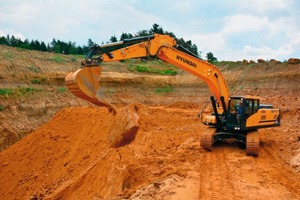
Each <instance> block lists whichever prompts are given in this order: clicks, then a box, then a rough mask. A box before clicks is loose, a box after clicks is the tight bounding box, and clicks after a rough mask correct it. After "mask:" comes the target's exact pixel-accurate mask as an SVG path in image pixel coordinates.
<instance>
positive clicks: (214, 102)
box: [210, 96, 221, 125]
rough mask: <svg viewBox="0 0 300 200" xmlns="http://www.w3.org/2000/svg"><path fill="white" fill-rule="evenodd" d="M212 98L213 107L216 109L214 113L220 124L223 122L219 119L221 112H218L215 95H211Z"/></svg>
mask: <svg viewBox="0 0 300 200" xmlns="http://www.w3.org/2000/svg"><path fill="white" fill-rule="evenodd" d="M210 100H211V104H212V107H213V109H214V113H215V116H216V121H217V125H220V124H221V122H220V119H219V113H218V110H217V105H216V100H215V98H214V97H213V96H211V97H210Z"/></svg>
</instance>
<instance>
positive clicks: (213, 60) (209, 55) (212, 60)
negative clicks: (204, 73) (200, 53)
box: [206, 52, 218, 64]
mask: <svg viewBox="0 0 300 200" xmlns="http://www.w3.org/2000/svg"><path fill="white" fill-rule="evenodd" d="M206 58H207V61H208V62H209V63H212V64H214V63H216V62H218V59H217V58H216V57H214V54H213V53H212V52H208V53H207V54H206Z"/></svg>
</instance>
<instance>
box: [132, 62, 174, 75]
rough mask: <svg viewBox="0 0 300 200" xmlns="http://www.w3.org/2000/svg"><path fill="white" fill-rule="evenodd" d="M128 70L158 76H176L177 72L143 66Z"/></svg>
mask: <svg viewBox="0 0 300 200" xmlns="http://www.w3.org/2000/svg"><path fill="white" fill-rule="evenodd" d="M128 70H130V71H137V72H141V73H154V74H160V75H172V76H174V75H176V74H177V71H175V70H173V69H156V68H152V67H148V66H144V65H136V66H132V65H131V66H129V67H128Z"/></svg>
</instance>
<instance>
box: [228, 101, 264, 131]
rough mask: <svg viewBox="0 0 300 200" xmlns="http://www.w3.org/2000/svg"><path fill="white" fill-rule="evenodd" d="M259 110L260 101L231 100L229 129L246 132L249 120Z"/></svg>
mask: <svg viewBox="0 0 300 200" xmlns="http://www.w3.org/2000/svg"><path fill="white" fill-rule="evenodd" d="M258 108H259V100H258V99H244V98H242V97H234V98H231V99H230V100H229V108H228V114H227V121H226V122H227V125H226V127H227V129H229V130H246V121H247V119H248V118H249V117H250V116H251V115H253V114H254V113H256V112H257V110H258Z"/></svg>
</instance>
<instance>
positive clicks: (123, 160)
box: [0, 103, 300, 199]
mask: <svg viewBox="0 0 300 200" xmlns="http://www.w3.org/2000/svg"><path fill="white" fill-rule="evenodd" d="M136 106H137V107H138V114H139V116H140V121H139V123H140V128H139V130H138V134H137V135H136V138H135V140H134V141H133V142H131V143H130V144H129V145H126V146H124V147H119V148H112V147H110V146H109V144H108V142H107V137H108V133H109V130H110V128H111V126H112V124H113V118H114V116H113V115H112V114H110V113H109V112H108V111H107V110H106V109H102V108H95V107H71V108H66V109H63V110H61V111H60V112H59V113H57V114H56V115H55V117H53V119H52V120H50V121H49V122H48V123H47V124H45V125H44V126H42V127H41V128H39V129H38V130H37V131H35V132H33V133H32V134H30V135H29V136H27V137H26V138H24V139H23V140H21V141H20V142H18V143H17V144H15V145H13V146H12V147H10V148H8V149H7V150H5V151H4V152H2V153H1V154H0V160H1V163H0V169H1V174H0V180H1V183H0V184H1V189H0V196H1V197H2V199H35V198H40V199H183V198H184V199H300V188H299V180H300V174H299V173H298V172H297V171H296V170H295V168H293V167H292V166H291V165H290V164H289V163H288V162H287V160H285V158H283V156H282V155H280V152H281V151H282V148H283V147H285V145H286V143H287V141H285V140H283V141H282V139H284V136H279V135H281V131H282V128H271V129H265V130H261V131H260V137H261V141H262V144H261V150H260V155H259V157H250V156H246V153H245V150H244V149H242V148H240V147H239V146H238V145H236V144H230V143H220V144H217V145H216V146H215V148H214V149H213V151H212V152H207V151H205V150H203V149H202V148H201V147H200V145H199V138H200V135H201V132H202V131H203V130H204V129H205V128H206V127H205V126H204V125H201V123H200V120H199V119H198V118H197V114H198V112H199V111H198V110H197V109H196V108H194V106H193V105H189V104H186V103H182V104H178V103H177V104H176V105H173V106H168V107H165V106H160V107H159V106H156V107H149V106H148V107H147V106H144V105H142V104H138V105H136ZM285 120H286V117H284V118H283V123H284V121H285ZM270 135H273V136H276V137H271V138H270V137H269V136H270Z"/></svg>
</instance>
